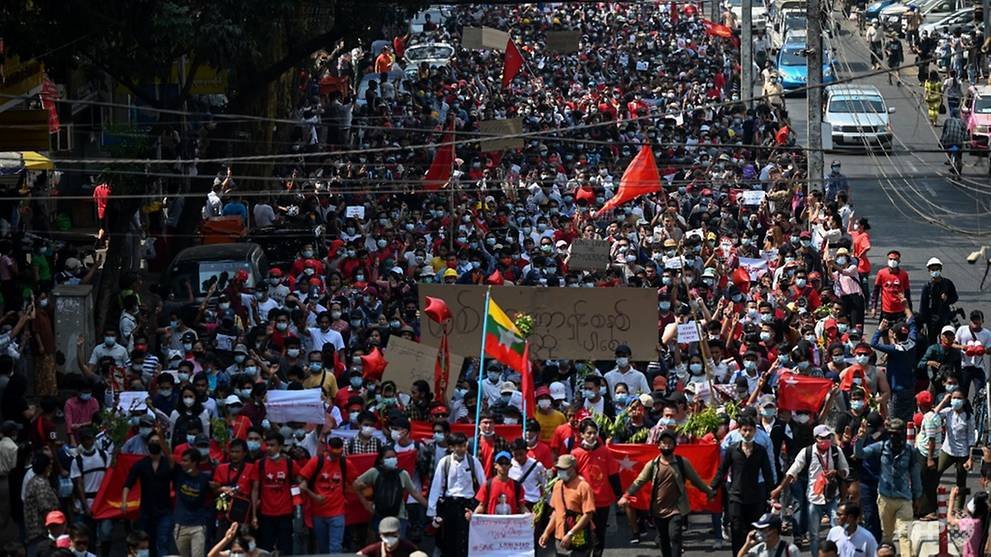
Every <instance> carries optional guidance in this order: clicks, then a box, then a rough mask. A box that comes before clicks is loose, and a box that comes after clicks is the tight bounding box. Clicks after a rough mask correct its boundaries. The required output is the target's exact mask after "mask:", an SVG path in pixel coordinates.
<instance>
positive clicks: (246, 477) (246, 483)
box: [213, 462, 258, 497]
mask: <svg viewBox="0 0 991 557" xmlns="http://www.w3.org/2000/svg"><path fill="white" fill-rule="evenodd" d="M257 476H258V472H257V471H256V470H255V465H254V464H252V463H251V462H245V463H243V466H242V467H241V468H240V470H236V469H234V467H233V466H232V465H231V464H230V463H227V464H221V465H220V466H217V470H216V471H215V472H214V473H213V481H215V482H217V483H219V484H220V485H221V486H223V487H233V486H234V484H237V490H238V495H240V496H242V497H251V486H252V485H253V484H254V483H255V478H256V477H257Z"/></svg>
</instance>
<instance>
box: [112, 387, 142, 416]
mask: <svg viewBox="0 0 991 557" xmlns="http://www.w3.org/2000/svg"><path fill="white" fill-rule="evenodd" d="M147 398H148V391H124V392H122V393H120V398H119V399H118V401H117V408H118V409H119V410H120V411H122V412H131V411H139V410H147V409H148V405H147V404H146V403H145V400H146V399H147Z"/></svg>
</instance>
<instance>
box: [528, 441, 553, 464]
mask: <svg viewBox="0 0 991 557" xmlns="http://www.w3.org/2000/svg"><path fill="white" fill-rule="evenodd" d="M526 455H527V456H529V457H530V458H533V459H535V460H537V461H538V462H540V463H541V464H543V465H544V468H547V469H548V470H550V469H551V466H554V453H553V452H551V448H550V447H548V446H547V443H544V442H543V441H537V444H536V445H534V446H533V448H532V449H527V451H526Z"/></svg>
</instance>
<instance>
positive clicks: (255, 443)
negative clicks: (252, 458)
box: [248, 439, 262, 452]
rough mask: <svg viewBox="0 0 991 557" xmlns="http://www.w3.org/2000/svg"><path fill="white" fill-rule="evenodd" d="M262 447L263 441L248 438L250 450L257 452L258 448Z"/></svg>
mask: <svg viewBox="0 0 991 557" xmlns="http://www.w3.org/2000/svg"><path fill="white" fill-rule="evenodd" d="M261 448H262V443H261V441H252V440H251V439H248V450H249V451H251V452H255V451H257V450H260V449H261Z"/></svg>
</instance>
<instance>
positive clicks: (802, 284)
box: [795, 279, 805, 288]
mask: <svg viewBox="0 0 991 557" xmlns="http://www.w3.org/2000/svg"><path fill="white" fill-rule="evenodd" d="M795 286H797V287H799V288H805V279H795Z"/></svg>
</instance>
